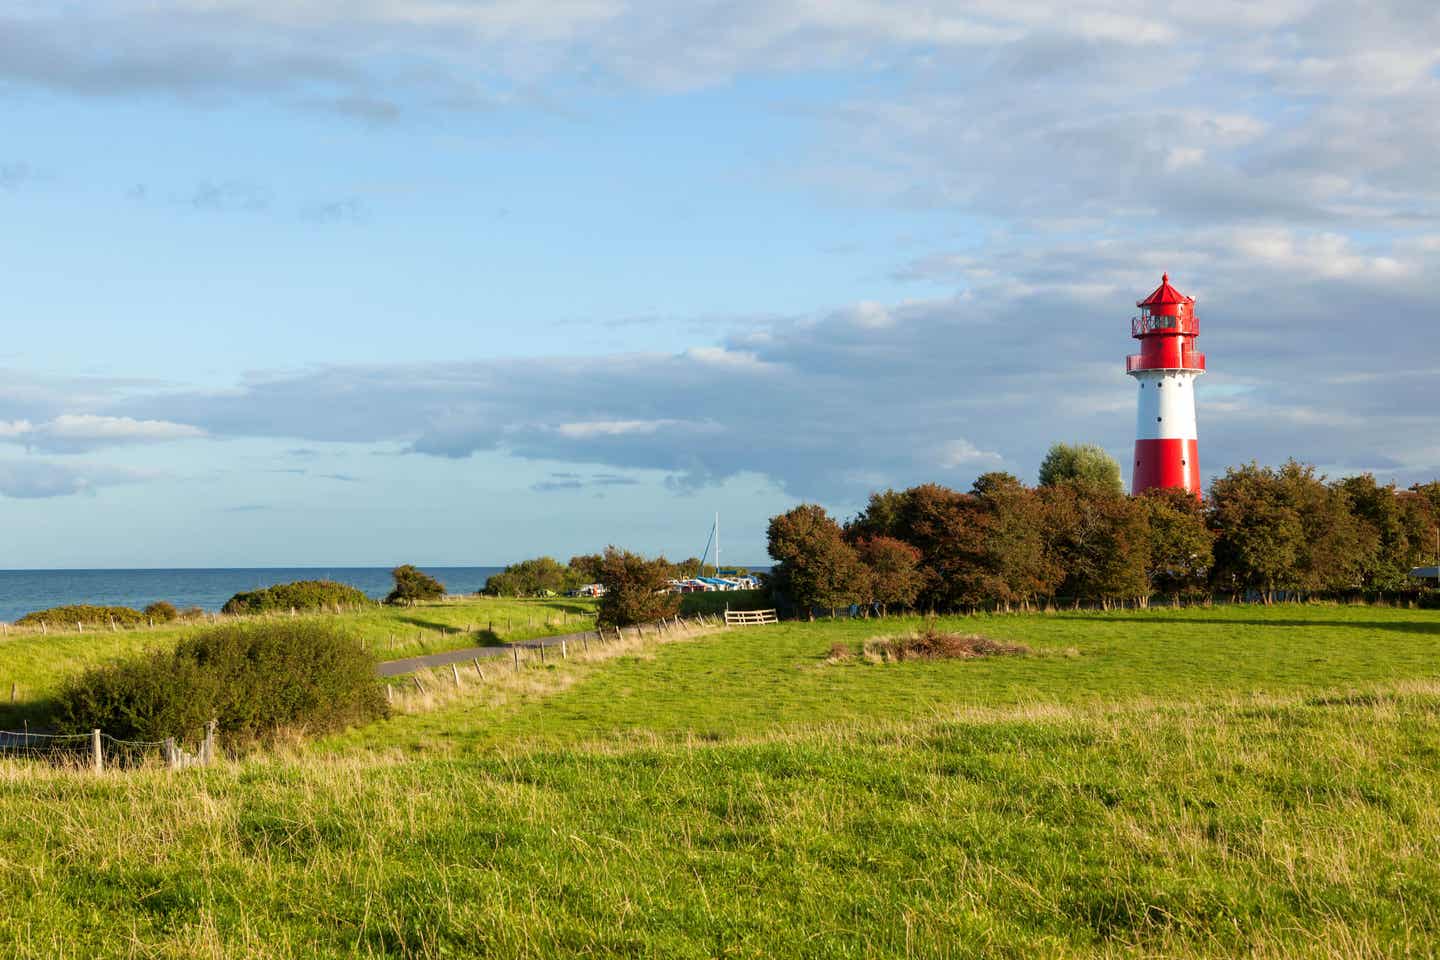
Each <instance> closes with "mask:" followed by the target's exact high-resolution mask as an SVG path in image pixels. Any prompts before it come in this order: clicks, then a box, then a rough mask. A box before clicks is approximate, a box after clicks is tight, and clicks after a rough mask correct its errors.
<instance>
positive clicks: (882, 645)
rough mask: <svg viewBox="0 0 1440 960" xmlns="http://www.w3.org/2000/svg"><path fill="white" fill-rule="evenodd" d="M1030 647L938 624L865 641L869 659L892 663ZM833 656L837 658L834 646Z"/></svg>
mask: <svg viewBox="0 0 1440 960" xmlns="http://www.w3.org/2000/svg"><path fill="white" fill-rule="evenodd" d="M1029 652H1030V648H1029V647H1027V646H1025V645H1024V644H1021V643H1000V642H999V641H997V640H991V639H990V638H989V637H982V636H980V635H979V634H975V633H968V634H967V633H946V632H944V631H942V630H940V629H938V628H937V627H936V626H935V625H934V624H929V625H927V626H926V628H925V629H924V630H923V631H919V632H916V633H905V634H900V635H899V636H894V637H874V638H872V639H870V640H866V641H865V645H864V654H865V659H867V660H870V661H874V662H879V663H889V662H898V661H902V660H974V659H977V658H979V657H1013V656H1024V655H1025V654H1028V653H1029ZM830 654H831V657H832V658H835V651H834V650H833V649H832V650H831V652H830Z"/></svg>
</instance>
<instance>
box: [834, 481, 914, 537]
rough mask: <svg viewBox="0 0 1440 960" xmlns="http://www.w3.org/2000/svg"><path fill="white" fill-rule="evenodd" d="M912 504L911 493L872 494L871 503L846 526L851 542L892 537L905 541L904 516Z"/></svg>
mask: <svg viewBox="0 0 1440 960" xmlns="http://www.w3.org/2000/svg"><path fill="white" fill-rule="evenodd" d="M909 503H910V491H909V490H906V491H904V492H903V493H900V492H896V491H895V490H888V489H887V490H884V491H882V492H879V493H872V494H870V501H869V503H867V504H866V505H865V509H864V510H863V511H861V513H860V515H859V516H858V517H856V518H855V519H854V520H851V521H850V522H849V523H847V524H846V525H845V535H846V536H847V537H848V538H849V539H850V540H851V542H852V543H853V542H858V541H860V540H863V539H866V538H868V537H892V538H895V539H900V540H903V539H905V536H904V532H905V531H904V529H903V528H904V525H905V522H904V514H905V512H906V509H907V508H908V506H909Z"/></svg>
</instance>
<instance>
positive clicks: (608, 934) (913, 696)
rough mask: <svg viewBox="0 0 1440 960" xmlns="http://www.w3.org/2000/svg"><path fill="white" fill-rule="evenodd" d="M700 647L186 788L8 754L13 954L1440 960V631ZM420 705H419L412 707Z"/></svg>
mask: <svg viewBox="0 0 1440 960" xmlns="http://www.w3.org/2000/svg"><path fill="white" fill-rule="evenodd" d="M915 625H916V624H915V623H914V622H910V623H905V622H901V621H887V622H885V623H884V624H879V623H876V622H874V621H869V622H864V621H857V622H836V623H828V622H821V623H816V624H786V625H781V626H776V627H759V628H751V629H747V630H735V631H728V632H720V633H714V634H710V635H707V636H701V637H697V638H694V639H687V640H680V641H676V642H673V643H667V644H663V645H654V644H647V645H645V646H644V647H638V648H632V649H628V650H623V651H610V652H609V653H610V654H611V655H609V656H608V657H607V658H606V659H597V660H595V661H591V662H586V661H582V660H579V659H576V660H571V661H567V662H564V663H561V664H558V665H557V664H554V663H553V662H552V663H551V664H549V665H547V666H546V667H545V668H543V669H540V668H537V669H533V670H528V671H525V672H524V673H522V674H521V675H520V676H518V677H517V676H509V677H503V678H502V677H498V676H497V677H495V678H493V680H492V681H491V682H489V683H487V684H483V685H482V684H479V683H475V682H471V683H469V684H468V685H467V686H466V687H465V688H464V689H463V690H460V691H452V692H451V693H450V694H449V695H448V697H437V698H436V702H433V703H428V704H411V705H402V712H401V714H400V715H398V716H396V717H394V718H392V719H390V720H388V721H385V722H382V723H379V724H375V725H372V726H370V727H367V728H363V729H358V730H354V731H350V732H348V733H346V734H343V735H339V736H336V737H332V738H328V739H326V740H323V741H319V742H315V743H310V744H297V745H295V746H294V747H292V748H288V749H285V750H282V751H280V752H278V753H274V754H270V755H266V756H256V757H251V758H248V759H244V760H240V761H236V762H233V763H230V764H225V765H222V766H219V767H216V768H211V769H206V770H194V771H186V772H184V773H182V774H169V773H165V772H161V771H154V772H139V773H131V774H115V775H110V774H107V775H105V776H103V777H95V776H94V775H85V774H80V773H74V772H68V771H58V770H50V769H37V768H35V767H27V766H22V765H18V764H14V763H4V764H0V833H3V841H4V842H3V845H0V896H3V897H4V898H5V901H6V903H7V909H6V910H5V911H3V912H0V953H3V954H6V955H14V956H23V957H64V956H73V957H100V956H115V957H130V956H145V957H150V956H162V957H196V956H200V957H205V956H236V957H239V956H246V957H249V956H254V957H347V956H357V955H358V956H399V957H460V956H476V957H479V956H493V957H509V956H535V957H539V956H575V955H579V956H587V955H588V956H633V957H713V956H743V957H873V956H915V957H936V956H940V957H943V956H954V957H1017V958H1018V957H1043V956H1077V957H1079V956H1083V957H1110V956H1177V957H1191V956H1217V955H1219V956H1258V957H1277V958H1278V957H1296V956H1335V957H1378V956H1407V955H1408V956H1432V955H1435V954H1436V952H1437V950H1440V654H1437V643H1440V618H1437V616H1436V615H1435V614H1433V613H1422V612H1413V611H1400V610H1388V609H1376V608H1360V607H1321V606H1316V607H1293V606H1287V607H1276V608H1270V609H1265V608H1256V607H1236V608H1216V609H1213V610H1192V611H1180V612H1171V611H1150V612H1138V613H1137V612H1127V613H1115V614H1063V615H1051V616H1023V617H1022V616H1016V617H998V618H974V619H969V620H960V621H957V622H954V623H953V624H950V625H952V626H955V627H957V628H959V629H963V630H966V631H976V632H982V633H984V634H986V635H988V636H991V637H994V638H997V639H1005V640H1013V641H1017V642H1022V643H1025V644H1027V645H1028V646H1029V647H1031V648H1032V651H1033V652H1032V653H1031V654H1030V655H1028V656H1025V657H1018V658H1015V657H1006V658H997V659H993V660H978V661H966V662H946V663H935V662H930V663H926V662H918V663H916V662H907V663H901V664H871V663H866V662H863V661H860V662H845V663H828V662H826V654H827V653H828V651H829V650H830V647H831V645H832V643H835V642H844V643H852V644H858V643H859V642H860V641H861V640H863V639H864V638H866V637H870V636H873V635H875V634H877V633H879V632H895V631H899V630H902V629H906V628H909V627H913V626H915ZM422 706H423V707H424V709H421V707H422Z"/></svg>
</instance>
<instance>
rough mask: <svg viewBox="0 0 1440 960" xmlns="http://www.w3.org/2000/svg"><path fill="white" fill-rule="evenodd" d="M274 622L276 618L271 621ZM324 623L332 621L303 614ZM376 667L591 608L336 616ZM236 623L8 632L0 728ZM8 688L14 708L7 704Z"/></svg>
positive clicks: (560, 602)
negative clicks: (148, 657) (100, 672)
mask: <svg viewBox="0 0 1440 960" xmlns="http://www.w3.org/2000/svg"><path fill="white" fill-rule="evenodd" d="M275 616H281V615H279V614H276V615H275ZM302 616H306V617H331V616H335V615H334V614H303V615H302ZM340 616H342V617H343V619H344V621H345V623H346V625H347V626H348V627H349V628H350V629H351V630H353V631H354V632H355V634H356V635H357V636H358V637H360V638H361V639H362V640H364V642H365V644H366V645H367V646H368V647H369V648H370V649H371V650H373V651H374V652H375V655H376V656H377V657H379V658H380V659H381V660H398V659H400V658H402V657H413V656H417V655H419V654H424V653H438V652H440V651H443V650H455V649H459V648H463V647H473V646H487V645H491V644H501V643H512V642H521V641H525V640H533V639H535V638H537V637H545V636H550V635H552V634H555V633H564V632H567V631H572V630H585V629H590V628H592V627H593V626H594V622H595V601H593V600H588V599H584V598H570V597H553V598H547V599H533V600H531V599H508V598H496V597H465V598H463V599H451V600H445V601H441V602H434V603H422V604H416V605H415V606H409V607H387V606H380V605H377V606H374V607H367V608H364V609H362V610H355V611H351V612H347V613H344V614H341V615H340ZM234 619H237V618H231V617H225V616H218V617H213V618H207V619H205V620H200V621H186V622H173V623H168V624H163V625H160V626H156V627H153V628H139V629H133V630H107V629H105V628H103V627H98V628H89V627H87V628H85V629H84V630H83V631H78V632H77V631H75V630H73V629H72V630H67V631H61V630H48V631H46V632H44V633H42V632H40V631H39V630H38V629H34V628H30V629H22V628H15V627H10V628H7V630H6V632H5V633H3V634H0V727H3V726H5V725H6V724H7V723H11V724H13V723H14V722H15V721H16V720H17V719H21V718H25V717H27V716H29V715H30V714H31V713H33V711H31V710H28V709H27V707H29V706H30V705H33V704H36V703H39V702H41V701H43V700H44V698H45V697H46V696H48V695H50V694H51V693H52V692H53V691H54V690H55V686H56V684H57V683H58V682H59V681H60V680H61V679H62V678H63V677H65V676H67V675H69V674H71V673H75V672H77V671H79V670H83V669H84V668H85V667H88V666H93V665H95V664H99V663H105V662H109V661H113V660H115V659H118V658H120V657H124V656H128V655H130V654H133V653H136V652H138V651H141V650H145V649H147V648H150V647H157V646H167V645H172V646H173V645H174V643H175V642H176V641H177V640H179V639H180V638H181V637H182V636H184V635H186V634H188V633H192V632H194V631H196V630H203V629H205V628H206V627H209V626H212V625H213V624H214V623H225V622H231V621H232V620H234ZM12 684H13V685H14V687H15V692H16V700H17V702H16V704H15V705H14V706H13V707H12V706H11V705H10V704H9V702H8V699H9V691H10V689H11V685H12Z"/></svg>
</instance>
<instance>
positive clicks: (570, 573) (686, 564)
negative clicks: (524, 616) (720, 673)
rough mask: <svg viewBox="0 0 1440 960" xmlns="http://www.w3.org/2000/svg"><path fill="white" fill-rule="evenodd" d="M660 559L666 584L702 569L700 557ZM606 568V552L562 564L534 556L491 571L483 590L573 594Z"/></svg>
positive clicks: (492, 593) (493, 593)
mask: <svg viewBox="0 0 1440 960" xmlns="http://www.w3.org/2000/svg"><path fill="white" fill-rule="evenodd" d="M659 561H660V563H659V568H657V571H656V572H657V574H663V575H662V576H661V577H660V581H661V583H662V584H663V583H664V581H665V580H683V579H685V578H686V577H693V576H695V574H696V572H697V571H698V570H699V569H700V559H699V558H698V557H691V558H690V559H688V560H682V561H681V562H680V563H671V562H670V561H668V560H666V559H664V558H663V557H661V558H659ZM661 568H663V569H661ZM604 571H605V554H603V553H585V554H581V555H579V556H575V557H571V558H570V561H569V562H568V563H561V562H560V561H558V560H556V559H555V558H554V557H533V558H531V559H529V560H522V561H520V562H519V563H512V564H510V565H509V566H508V567H506V568H505V569H504V570H502V571H501V572H500V573H495V574H491V575H490V578H489V579H488V580H486V581H485V589H484V590H483V591H482V592H483V593H485V594H486V595H487V596H491V597H544V596H551V595H554V594H563V593H569V592H570V591H571V590H578V589H580V588H581V587H583V586H587V585H588V584H592V583H602V582H603V581H604V579H605V578H604ZM607 586H608V584H607Z"/></svg>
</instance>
